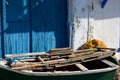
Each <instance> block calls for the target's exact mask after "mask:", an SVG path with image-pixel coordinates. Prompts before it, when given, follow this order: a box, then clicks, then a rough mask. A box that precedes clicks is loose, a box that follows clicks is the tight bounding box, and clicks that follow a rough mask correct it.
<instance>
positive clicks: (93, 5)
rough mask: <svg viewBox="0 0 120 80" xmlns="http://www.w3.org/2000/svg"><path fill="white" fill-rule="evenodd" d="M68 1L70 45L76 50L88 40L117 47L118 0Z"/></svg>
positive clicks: (119, 9)
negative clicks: (102, 0) (104, 4)
mask: <svg viewBox="0 0 120 80" xmlns="http://www.w3.org/2000/svg"><path fill="white" fill-rule="evenodd" d="M100 1H101V0H69V3H70V5H69V11H70V12H69V13H70V14H69V22H70V27H71V29H72V30H71V35H72V37H71V45H72V47H73V49H77V48H78V47H80V46H81V45H82V44H83V43H84V42H86V41H87V40H88V39H91V38H96V39H100V40H102V41H104V42H105V43H106V45H107V47H110V48H118V47H119V34H120V33H119V32H120V31H119V27H120V19H119V17H120V0H108V2H107V4H106V6H105V8H101V2H100Z"/></svg>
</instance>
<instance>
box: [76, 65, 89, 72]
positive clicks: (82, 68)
mask: <svg viewBox="0 0 120 80" xmlns="http://www.w3.org/2000/svg"><path fill="white" fill-rule="evenodd" d="M75 65H76V66H77V67H78V68H79V69H80V70H82V71H86V70H89V69H88V68H86V67H85V66H83V65H82V64H75Z"/></svg>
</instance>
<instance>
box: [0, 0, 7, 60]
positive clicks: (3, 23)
mask: <svg viewBox="0 0 120 80" xmlns="http://www.w3.org/2000/svg"><path fill="white" fill-rule="evenodd" d="M1 8H2V9H1V42H0V43H1V52H2V55H1V56H2V57H3V58H4V54H5V52H4V29H3V26H6V25H7V24H6V0H1Z"/></svg>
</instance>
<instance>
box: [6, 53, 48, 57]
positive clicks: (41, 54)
mask: <svg viewBox="0 0 120 80" xmlns="http://www.w3.org/2000/svg"><path fill="white" fill-rule="evenodd" d="M44 55H49V54H47V53H46V52H37V53H24V54H7V55H5V56H6V57H7V58H13V57H20V56H44Z"/></svg>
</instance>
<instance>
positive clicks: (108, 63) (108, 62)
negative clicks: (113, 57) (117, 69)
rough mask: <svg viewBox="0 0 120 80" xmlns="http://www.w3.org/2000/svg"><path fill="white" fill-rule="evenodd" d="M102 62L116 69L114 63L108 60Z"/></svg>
mask: <svg viewBox="0 0 120 80" xmlns="http://www.w3.org/2000/svg"><path fill="white" fill-rule="evenodd" d="M100 61H101V62H103V63H105V64H107V65H109V66H110V67H114V66H116V64H114V63H112V62H110V61H108V60H105V59H104V60H100Z"/></svg>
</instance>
